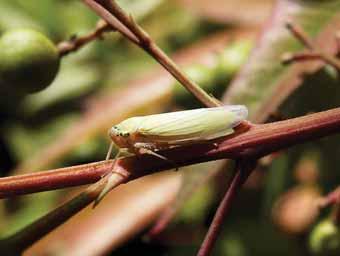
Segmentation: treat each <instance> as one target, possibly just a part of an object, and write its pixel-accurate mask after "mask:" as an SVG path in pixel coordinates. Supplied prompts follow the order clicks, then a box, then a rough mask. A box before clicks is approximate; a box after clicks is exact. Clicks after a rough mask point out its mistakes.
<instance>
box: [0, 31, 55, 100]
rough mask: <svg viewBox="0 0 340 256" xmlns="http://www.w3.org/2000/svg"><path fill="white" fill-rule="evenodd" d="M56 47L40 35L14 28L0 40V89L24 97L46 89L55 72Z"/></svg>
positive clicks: (35, 32)
mask: <svg viewBox="0 0 340 256" xmlns="http://www.w3.org/2000/svg"><path fill="white" fill-rule="evenodd" d="M59 64H60V59H59V54H58V50H57V47H56V46H55V45H54V44H53V43H52V42H51V41H50V40H49V39H48V38H47V37H46V36H44V35H43V34H41V33H40V32H37V31H35V30H31V29H15V30H10V31H8V32H6V33H4V34H3V35H2V36H1V37H0V87H1V88H0V90H1V91H2V92H3V91H5V92H8V93H11V94H19V95H20V94H27V93H33V92H37V91H40V90H42V89H44V88H46V87H47V86H48V85H49V84H50V83H51V82H52V81H53V79H54V78H55V76H56V74H57V73H58V70H59Z"/></svg>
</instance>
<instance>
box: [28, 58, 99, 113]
mask: <svg viewBox="0 0 340 256" xmlns="http://www.w3.org/2000/svg"><path fill="white" fill-rule="evenodd" d="M99 79H100V71H99V69H98V67H96V66H95V65H86V64H81V63H77V62H75V61H65V62H63V65H62V67H61V70H60V74H59V75H58V76H57V78H56V80H55V81H54V82H53V83H52V84H51V85H50V86H49V87H48V88H46V89H45V90H43V91H41V92H39V93H35V94H32V95H30V96H28V97H26V99H25V102H24V103H23V104H24V106H23V109H24V110H25V112H26V113H28V114H29V113H33V112H36V111H39V110H41V109H43V108H45V107H48V106H50V105H52V104H54V103H57V102H61V101H67V100H70V99H73V98H77V97H80V96H82V95H85V94H87V93H89V92H90V91H91V90H93V89H94V88H95V86H96V85H97V81H98V80H99Z"/></svg>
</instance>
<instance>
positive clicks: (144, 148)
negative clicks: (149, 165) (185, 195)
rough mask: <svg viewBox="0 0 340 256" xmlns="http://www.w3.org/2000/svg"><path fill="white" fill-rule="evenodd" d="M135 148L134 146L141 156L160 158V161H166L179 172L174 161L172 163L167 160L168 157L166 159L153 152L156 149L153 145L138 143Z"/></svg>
mask: <svg viewBox="0 0 340 256" xmlns="http://www.w3.org/2000/svg"><path fill="white" fill-rule="evenodd" d="M133 146H134V147H135V148H136V149H138V152H139V153H140V154H149V155H153V156H155V157H158V158H160V159H163V160H165V161H167V162H169V163H171V164H172V165H173V166H174V167H175V169H176V171H177V170H178V167H177V165H176V164H175V163H174V162H173V161H171V160H170V159H169V158H167V157H165V156H162V155H160V154H158V153H156V152H155V151H154V150H153V149H154V148H155V147H154V145H153V144H150V143H141V142H137V143H135V144H134V145H133Z"/></svg>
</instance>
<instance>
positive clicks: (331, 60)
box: [284, 23, 340, 72]
mask: <svg viewBox="0 0 340 256" xmlns="http://www.w3.org/2000/svg"><path fill="white" fill-rule="evenodd" d="M286 26H287V28H288V29H289V31H290V32H291V33H292V34H293V35H294V36H295V38H296V39H298V40H299V41H300V42H301V43H302V44H303V45H304V46H306V47H307V49H308V50H309V52H306V53H302V54H301V53H295V54H291V55H290V59H289V58H288V56H287V55H285V56H284V62H285V63H290V62H293V61H299V60H306V59H310V60H312V59H319V60H323V61H324V62H326V63H327V64H329V65H331V66H333V67H334V68H335V69H336V70H337V71H338V72H340V60H339V59H338V58H337V57H336V56H333V55H331V54H329V53H326V52H324V51H323V50H322V49H320V48H319V47H318V46H317V45H316V44H315V43H314V42H313V41H312V40H311V39H310V38H309V37H308V35H307V33H306V32H305V31H304V30H303V29H302V28H301V27H299V26H297V25H296V24H293V23H287V25H286ZM317 57H318V58H317Z"/></svg>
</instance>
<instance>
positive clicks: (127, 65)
mask: <svg viewBox="0 0 340 256" xmlns="http://www.w3.org/2000/svg"><path fill="white" fill-rule="evenodd" d="M118 2H119V3H120V4H122V6H123V7H124V8H126V9H127V10H129V12H131V13H132V14H133V16H134V17H135V18H136V19H137V20H138V22H140V23H141V24H142V26H143V27H145V29H146V30H147V31H148V32H149V33H150V34H151V35H152V37H153V38H155V40H156V41H157V43H158V44H159V45H160V47H161V48H163V49H165V50H166V51H167V53H169V54H171V53H174V52H176V51H177V50H179V49H181V48H183V47H184V46H189V45H191V44H193V43H194V42H196V41H198V40H200V39H202V38H206V37H209V35H210V34H211V33H213V32H215V31H220V30H222V29H223V30H225V29H228V28H230V27H233V24H228V25H225V24H215V23H212V22H209V21H207V20H205V19H204V18H202V17H200V16H198V15H195V14H194V13H192V12H190V11H188V10H187V9H184V8H183V7H182V6H180V5H176V4H175V3H174V2H173V1H161V0H152V1H151V0H145V1H134V0H121V1H118ZM314 2H315V3H314ZM321 2H323V1H321ZM325 2H329V5H328V3H325V5H322V7H323V8H322V9H320V12H321V14H319V15H318V13H317V12H316V11H315V9H313V8H314V7H313V5H314V4H318V3H316V1H313V3H311V4H308V8H307V9H308V10H307V12H306V13H305V15H301V17H299V19H300V20H301V21H302V23H304V24H303V25H306V28H307V29H306V30H307V32H308V33H310V34H311V35H315V34H317V32H318V31H319V30H320V29H321V28H322V26H323V24H324V23H326V22H327V19H326V18H327V17H328V15H329V12H327V10H329V8H330V7H329V6H331V7H332V6H333V5H332V4H334V6H338V5H339V4H338V2H337V1H325ZM319 4H320V2H319ZM75 10H76V15H75ZM336 10H337V9H335V11H336ZM236 11H240V10H236ZM310 19H312V20H313V22H311V23H308V22H304V21H306V20H310ZM96 22H97V17H96V15H94V14H93V13H92V12H91V11H89V9H88V8H86V7H85V6H84V5H83V4H82V3H81V1H78V0H43V1H39V4H37V1H36V0H12V1H5V0H2V1H0V33H4V32H5V31H7V30H9V29H13V28H26V27H28V28H34V29H36V30H38V31H41V32H42V33H44V34H45V35H46V36H48V37H50V38H51V40H53V41H54V42H55V43H58V42H60V41H63V40H67V39H69V38H71V37H72V36H74V35H83V34H85V33H87V32H89V31H91V30H92V29H93V28H94V26H95V24H96ZM275 39H277V40H281V41H280V43H279V44H276V45H274V46H275V47H267V48H266V49H265V51H264V53H263V58H264V60H265V61H263V62H259V63H255V64H256V70H255V71H254V73H253V74H252V75H251V76H249V80H248V81H247V82H246V84H247V86H244V87H242V86H240V88H242V89H243V90H244V94H243V95H242V93H240V94H239V95H238V96H237V97H235V102H238V101H239V102H238V103H240V104H245V105H247V106H248V107H250V108H251V112H252V113H255V111H256V110H257V109H258V108H259V106H261V104H262V103H263V102H264V100H265V99H266V97H272V94H271V92H273V90H275V89H276V88H274V87H275V86H274V85H276V84H277V83H278V81H279V80H280V79H281V78H282V77H285V76H288V75H289V71H286V70H287V69H289V67H285V66H282V65H281V63H280V61H279V56H280V54H281V53H282V52H284V51H286V50H287V49H290V50H298V49H301V48H302V46H301V45H300V44H299V43H298V42H297V41H296V40H295V39H293V38H291V36H290V35H289V34H288V33H286V31H285V32H284V38H283V39H284V40H282V37H279V36H278V37H277V38H275ZM272 43H273V42H272ZM274 43H275V41H274ZM253 45H254V42H252V41H249V40H247V39H242V40H238V41H235V42H234V43H233V44H231V45H229V46H226V47H225V49H224V50H223V51H221V52H217V53H216V55H215V57H214V60H213V61H212V62H211V64H210V65H202V64H192V65H191V66H188V67H186V68H185V72H186V73H187V74H188V75H189V76H190V77H191V78H192V79H193V80H195V81H196V82H197V83H198V84H199V85H201V86H202V87H203V88H204V89H205V90H206V91H208V92H209V93H211V94H212V95H213V96H215V97H217V98H219V97H221V96H222V94H223V92H225V90H226V88H227V87H228V86H229V83H230V81H231V80H232V79H233V78H234V77H235V74H236V73H237V72H238V71H239V69H240V67H241V66H242V65H243V64H244V63H245V62H246V61H247V59H248V57H249V53H250V49H251V48H252V46H253ZM273 59H275V61H273ZM255 64H254V65H255ZM157 67H158V65H156V63H155V61H154V60H152V59H151V58H150V57H149V56H148V55H146V54H145V53H144V52H142V51H141V50H139V49H138V48H136V47H135V46H132V45H131V44H130V43H129V42H127V41H126V40H125V39H122V38H121V37H120V36H119V35H117V34H116V33H110V34H107V35H105V40H102V41H100V40H98V41H96V42H93V43H91V44H89V45H87V46H85V47H84V48H82V49H80V50H79V51H77V52H75V53H72V54H70V55H68V56H66V57H64V58H63V59H62V63H61V68H60V71H59V74H58V76H57V78H56V79H55V81H54V82H53V83H52V84H51V85H50V86H49V87H48V88H47V89H46V90H43V91H41V92H39V93H36V94H31V95H28V96H26V97H24V98H20V99H17V100H16V101H14V102H13V103H14V105H15V107H13V108H10V109H8V108H5V107H3V108H1V109H0V115H1V117H2V122H1V126H0V129H1V135H0V144H1V147H0V149H1V150H2V152H0V153H1V156H2V158H1V159H0V161H1V166H9V167H11V168H13V167H14V166H15V165H16V164H17V163H20V162H22V161H24V160H27V159H29V158H30V157H31V156H32V155H34V154H36V153H39V152H40V151H41V150H42V149H44V147H46V146H47V145H49V144H50V143H52V142H53V141H55V140H57V139H58V136H59V135H60V134H62V133H63V132H65V131H68V129H69V127H71V126H72V124H77V122H79V120H80V116H81V115H82V113H83V111H84V109H86V108H91V106H93V105H91V104H90V103H89V102H88V101H89V100H93V99H98V98H101V97H102V96H103V95H107V94H112V93H114V92H115V91H119V90H124V89H125V88H126V85H127V84H128V82H129V81H131V79H135V78H138V77H141V74H143V73H144V72H147V71H149V70H152V69H155V68H157ZM268 67H269V68H268ZM254 74H255V75H254ZM287 74H288V75H287ZM304 79H305V81H304V83H303V85H302V86H301V87H300V88H299V89H298V90H297V91H295V92H294V94H293V95H292V96H291V97H289V99H288V100H286V101H285V102H284V104H283V105H282V106H281V108H280V109H279V112H280V114H281V115H282V116H283V117H284V118H288V117H295V116H300V115H305V114H306V113H308V112H313V111H321V110H324V109H328V108H332V107H335V106H338V102H339V100H340V98H339V95H340V91H339V90H340V86H339V77H338V74H337V73H336V72H334V70H333V69H332V68H330V67H326V68H324V69H322V70H320V71H319V72H317V73H316V74H313V75H310V76H307V77H304ZM249 84H251V85H255V89H254V86H253V87H248V86H249ZM171 86H172V87H173V101H172V105H171V106H168V105H167V106H166V107H165V108H193V107H197V106H199V104H198V102H196V100H195V99H193V98H192V96H191V95H190V94H189V93H188V92H187V91H186V90H184V89H183V87H182V86H180V85H179V84H178V83H176V82H174V83H173V84H172V85H171ZM146 97H147V95H146ZM0 100H1V101H6V100H7V101H8V100H9V99H8V98H6V96H5V95H0ZM10 100H11V99H10ZM165 104H168V103H164V105H165ZM141 112H142V110H141ZM107 142H108V140H107V137H106V134H105V133H103V131H102V130H98V131H97V132H96V134H92V136H91V138H90V139H87V140H86V141H82V143H81V145H80V146H79V147H77V148H75V149H74V150H73V151H72V152H70V153H69V154H68V155H67V156H66V157H65V158H63V159H62V160H60V161H58V162H57V163H54V166H64V165H71V164H77V163H86V162H91V161H95V160H101V159H103V158H104V156H105V151H106V149H107ZM338 144H339V136H335V137H332V138H326V139H323V140H320V141H317V142H312V143H308V144H306V145H301V146H298V147H294V148H293V149H290V150H288V151H287V152H281V153H280V154H279V155H278V156H276V157H275V158H274V159H273V161H272V162H271V163H269V165H266V166H264V167H262V168H261V170H260V171H259V174H260V175H262V176H261V177H262V178H261V179H260V181H259V180H256V179H255V181H254V180H253V181H254V182H253V184H255V185H253V186H249V187H247V188H246V189H245V191H243V193H241V195H240V198H239V201H238V202H237V203H236V204H235V209H234V210H233V212H232V216H230V218H228V221H227V223H226V228H225V229H224V230H223V232H222V235H221V239H220V240H219V242H218V245H217V247H216V249H215V251H214V255H231V256H248V255H252V256H254V255H255V256H256V255H274V254H275V255H308V253H310V252H309V249H308V248H307V244H308V239H306V237H307V236H306V234H305V233H304V234H299V235H296V236H294V237H293V236H289V235H287V234H285V233H284V232H282V230H280V229H279V227H277V226H275V225H273V223H272V222H271V219H270V218H271V214H270V213H271V210H272V208H273V206H274V204H275V202H277V201H278V200H279V199H280V197H281V196H282V194H283V192H284V191H287V190H288V189H289V188H291V187H293V186H295V185H299V180H296V179H295V178H294V177H293V176H294V170H295V167H296V165H297V163H298V162H299V161H300V160H301V159H302V158H303V157H304V156H306V155H308V154H309V152H313V155H315V156H317V157H315V158H316V160H315V161H316V162H317V166H318V172H319V173H320V177H318V179H317V180H316V181H315V183H316V184H314V185H316V186H319V187H320V188H321V189H322V190H324V191H330V190H332V189H333V188H334V187H335V186H337V185H338V184H339V181H340V175H339V173H337V171H336V168H337V165H338V156H339V153H340V147H339V145H338ZM4 156H5V157H4ZM215 167H216V166H212V165H209V164H206V165H205V166H201V165H200V166H194V167H188V169H189V168H191V169H192V170H193V172H196V173H197V172H199V171H202V170H205V169H213V168H215ZM1 171H2V175H6V174H7V173H8V171H9V168H6V169H4V168H3V169H1ZM204 175H205V174H204ZM263 177H264V178H263ZM189 178H191V179H192V180H194V178H193V176H190V175H188V176H187V178H186V180H185V182H188V179H189ZM188 183H189V182H188ZM216 184H217V185H216ZM225 184H227V178H226V180H225V182H224V181H223V180H220V181H219V182H214V181H211V183H209V184H208V185H207V186H204V187H202V188H201V189H200V190H199V191H197V193H194V194H193V195H192V197H191V200H190V201H187V203H186V204H185V205H184V209H183V210H182V211H181V212H180V213H179V215H178V216H177V218H176V222H175V223H174V227H175V228H174V229H173V230H175V231H173V230H172V232H173V233H171V235H169V238H168V240H164V241H161V242H162V244H163V246H162V248H161V251H162V252H159V251H157V253H158V255H161V254H162V255H175V256H178V255H188V254H194V253H195V252H196V251H197V247H198V245H199V244H200V242H201V240H202V238H203V237H202V235H203V233H204V232H203V231H205V230H206V228H207V224H208V223H209V222H210V221H211V219H212V214H213V212H214V210H215V208H216V206H217V205H216V204H217V199H218V198H219V195H220V193H221V191H224V189H225V187H224V186H225ZM214 185H215V186H214ZM195 186H197V184H196V183H195ZM188 191H190V190H189V189H188ZM188 193H189V192H188ZM190 193H192V191H190ZM59 198H60V193H58V191H55V192H51V193H43V194H39V195H33V196H30V197H29V198H28V199H25V200H22V201H20V202H19V203H18V204H19V206H18V205H14V206H13V205H11V203H10V202H9V203H8V204H6V205H3V206H2V209H1V211H0V216H1V217H2V218H1V219H2V220H1V221H0V226H1V228H2V230H1V232H0V233H1V235H5V234H8V233H12V232H14V231H15V230H17V229H19V228H21V227H23V226H25V225H27V223H29V222H31V221H33V220H34V219H36V218H37V217H38V216H41V215H42V214H43V213H46V212H48V210H49V209H51V208H53V207H54V206H55V205H56V202H57V201H58V199H59ZM327 214H328V212H326V213H323V212H322V214H321V216H320V218H323V217H324V216H325V215H327ZM321 224H322V222H321ZM321 224H317V226H315V227H314V228H313V231H312V233H311V235H310V246H311V248H312V250H313V251H318V253H320V252H321V255H325V254H323V253H324V251H323V250H324V248H326V247H327V246H328V242H327V241H328V240H327V236H328V234H326V240H327V241H326V243H325V238H324V237H325V235H324V234H325V231H324V230H326V231H327V232H328V233H331V235H332V236H334V235H335V236H336V239H338V228H337V227H335V226H334V225H332V224H331V223H330V222H328V224H327V225H328V227H329V226H331V228H328V229H326V228H320V225H321ZM187 227H189V228H190V230H191V234H190V235H192V237H193V239H191V240H190V239H188V238H187V239H183V241H182V243H179V242H178V241H177V243H176V242H173V241H176V239H175V238H176V237H177V236H179V234H180V233H181V232H182V231H183V230H186V228H187ZM196 227H198V228H197V230H196ZM320 230H321V231H320ZM329 231H330V232H329ZM176 232H178V233H176ZM327 232H326V233H327ZM320 234H321V236H320ZM188 237H191V236H188ZM138 240H139V243H137V244H133V246H135V247H136V248H137V249H136V248H135V249H136V250H137V251H138V248H142V249H141V250H143V249H144V250H145V251H146V252H147V251H148V249H150V248H144V247H143V246H142V245H141V244H143V243H142V242H141V239H139V238H138ZM301 241H303V242H301ZM337 242H338V241H337ZM155 244H156V243H155ZM325 244H326V245H325ZM144 246H145V245H144ZM156 246H157V245H156ZM128 249H129V250H130V251H131V250H133V249H132V248H129V245H128V246H126V247H123V248H122V249H121V251H122V252H123V251H127V250H128ZM326 249H327V248H326ZM143 252H144V251H143ZM118 253H119V252H118ZM139 253H141V254H142V251H139ZM337 253H338V251H337ZM119 255H123V254H119Z"/></svg>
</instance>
